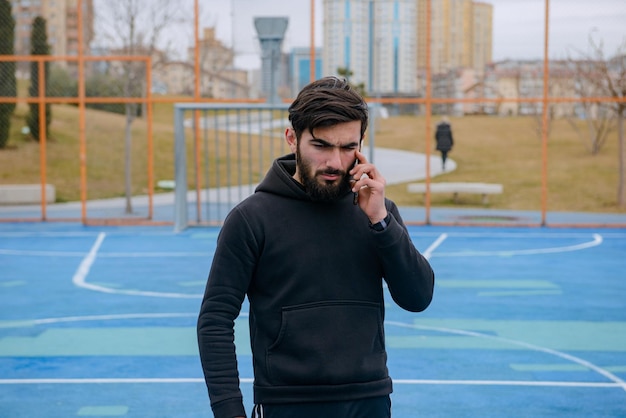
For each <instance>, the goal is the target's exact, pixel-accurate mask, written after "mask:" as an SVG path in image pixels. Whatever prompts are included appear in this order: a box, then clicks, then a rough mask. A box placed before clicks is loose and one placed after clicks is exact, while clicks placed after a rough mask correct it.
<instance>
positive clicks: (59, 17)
mask: <svg viewBox="0 0 626 418" xmlns="http://www.w3.org/2000/svg"><path fill="white" fill-rule="evenodd" d="M9 3H11V7H12V12H13V17H14V18H15V54H16V55H30V37H31V29H32V24H33V20H34V19H35V17H37V16H41V17H43V18H44V19H46V28H47V32H48V44H49V45H50V55H53V56H76V55H78V48H79V43H78V41H79V36H78V35H79V32H78V5H79V0H9ZM80 4H81V7H82V28H83V44H84V45H85V52H86V53H88V52H89V45H90V44H91V41H92V40H93V38H94V8H93V0H82V1H80ZM25 64H26V71H27V68H28V63H25ZM58 64H59V65H61V66H70V67H72V66H73V64H72V63H71V62H65V61H60V62H59V63H58ZM21 68H22V67H20V69H21Z"/></svg>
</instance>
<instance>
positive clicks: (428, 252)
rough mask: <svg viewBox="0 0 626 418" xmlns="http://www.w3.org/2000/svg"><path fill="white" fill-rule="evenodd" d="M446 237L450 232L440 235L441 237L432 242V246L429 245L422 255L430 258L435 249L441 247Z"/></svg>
mask: <svg viewBox="0 0 626 418" xmlns="http://www.w3.org/2000/svg"><path fill="white" fill-rule="evenodd" d="M446 238H448V234H441V235H439V237H438V238H437V239H436V240H435V242H433V243H432V244H430V247H428V248H427V249H426V251H424V252H423V253H422V255H423V256H424V257H426V259H427V260H428V259H430V256H431V254H432V253H433V251H435V249H436V248H437V247H439V246H440V245H441V243H442V242H443V241H444V240H445V239H446Z"/></svg>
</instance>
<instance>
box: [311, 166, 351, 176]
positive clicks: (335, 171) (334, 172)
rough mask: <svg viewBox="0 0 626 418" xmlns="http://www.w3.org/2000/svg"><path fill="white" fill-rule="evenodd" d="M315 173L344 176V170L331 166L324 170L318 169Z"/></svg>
mask: <svg viewBox="0 0 626 418" xmlns="http://www.w3.org/2000/svg"><path fill="white" fill-rule="evenodd" d="M315 174H316V175H321V174H329V175H341V176H345V175H346V172H345V171H343V170H338V169H332V168H328V169H326V170H318V171H317V172H316V173H315Z"/></svg>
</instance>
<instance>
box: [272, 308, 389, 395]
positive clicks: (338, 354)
mask: <svg viewBox="0 0 626 418" xmlns="http://www.w3.org/2000/svg"><path fill="white" fill-rule="evenodd" d="M384 338H385V337H384V330H383V321H382V315H381V306H380V304H378V303H368V302H356V301H355V302H352V301H336V302H334V301H333V302H319V303H313V304H305V305H298V306H290V307H285V308H283V311H282V323H281V328H280V332H279V334H278V337H277V338H276V341H275V342H274V343H273V344H272V345H271V346H270V347H269V348H268V350H267V370H268V377H269V379H270V381H271V382H272V383H273V384H275V385H336V384H346V383H357V382H369V381H373V380H380V379H384V378H385V377H387V366H386V362H387V355H386V353H385V343H384Z"/></svg>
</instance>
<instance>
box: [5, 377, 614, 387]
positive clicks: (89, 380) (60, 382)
mask: <svg viewBox="0 0 626 418" xmlns="http://www.w3.org/2000/svg"><path fill="white" fill-rule="evenodd" d="M239 380H240V382H241V383H250V384H251V383H254V379H253V378H250V377H246V378H241V379H239ZM103 383H112V384H122V383H126V384H133V383H150V384H154V383H204V379H202V378H197V377H179V378H141V377H129V378H84V379H82V378H69V379H68V378H65V379H54V378H47V379H0V385H42V384H46V385H68V384H73V385H85V384H103ZM393 383H394V384H399V385H473V386H541V387H546V386H547V387H579V388H580V387H582V388H619V387H620V386H621V385H620V384H618V383H598V382H560V381H543V382H536V381H528V380H428V379H393Z"/></svg>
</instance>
